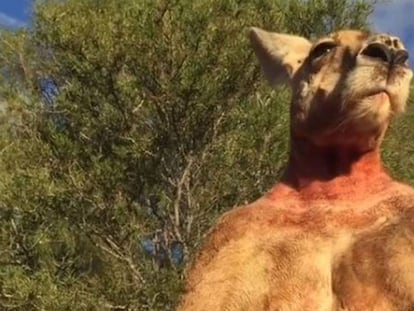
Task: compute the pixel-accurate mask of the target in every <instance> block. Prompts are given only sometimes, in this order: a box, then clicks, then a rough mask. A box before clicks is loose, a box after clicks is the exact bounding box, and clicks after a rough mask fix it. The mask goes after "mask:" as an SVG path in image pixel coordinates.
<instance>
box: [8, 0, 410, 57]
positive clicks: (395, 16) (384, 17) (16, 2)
mask: <svg viewBox="0 0 414 311" xmlns="http://www.w3.org/2000/svg"><path fill="white" fill-rule="evenodd" d="M31 3H32V0H0V25H2V26H6V27H11V28H18V27H22V26H25V25H28V24H29V23H30V15H31V12H30V7H31ZM371 22H372V24H373V27H374V29H375V30H378V31H381V32H388V33H392V34H395V35H397V36H400V37H401V38H402V40H403V41H404V43H405V45H406V46H407V47H408V49H409V50H410V52H411V53H410V54H411V55H413V57H414V0H394V1H386V2H385V3H383V4H379V5H377V8H376V10H375V12H374V14H373V16H372V17H371ZM411 63H413V61H411Z"/></svg>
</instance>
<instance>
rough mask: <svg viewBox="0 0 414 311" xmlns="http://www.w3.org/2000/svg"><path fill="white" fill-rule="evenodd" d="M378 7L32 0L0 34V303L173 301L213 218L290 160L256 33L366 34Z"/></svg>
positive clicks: (151, 304)
mask: <svg viewBox="0 0 414 311" xmlns="http://www.w3.org/2000/svg"><path fill="white" fill-rule="evenodd" d="M374 4H375V1H351V0H342V1H319V0H314V1H312V0H309V1H299V0H292V1H282V0H280V1H277V0H275V1H263V0H249V1H246V0H244V1H236V0H203V1H202V0H195V1H189V0H181V1H167V0H156V1H135V0H101V1H98V0H70V1H69V0H68V1H57V0H56V1H51V0H49V1H38V2H37V5H36V9H35V15H34V26H33V29H31V30H30V31H29V30H23V31H20V32H17V33H16V32H7V31H2V37H1V38H2V39H1V42H0V45H1V48H0V66H1V68H2V76H1V83H0V99H1V100H2V102H3V106H4V107H5V110H6V112H5V113H4V114H3V117H2V118H3V119H2V121H4V122H2V125H1V132H0V154H1V157H0V309H2V310H172V309H173V308H174V305H175V303H176V301H177V298H178V295H179V293H180V291H181V285H182V280H183V275H184V274H183V270H184V268H185V266H186V264H187V263H188V262H190V261H191V258H192V256H193V254H194V252H195V250H196V248H197V246H198V245H199V243H200V241H201V239H202V237H203V236H204V234H205V232H206V230H207V229H208V228H209V226H210V225H211V224H212V223H213V222H214V220H215V219H216V217H217V216H218V215H219V214H221V213H222V212H223V211H225V210H228V209H229V208H231V207H232V206H234V205H238V204H242V203H243V202H245V201H251V200H254V199H255V198H257V197H258V196H259V195H260V194H262V193H263V192H264V191H266V190H267V189H268V188H269V187H270V186H271V185H272V184H273V183H274V182H275V181H276V180H277V178H278V176H279V174H280V171H281V169H282V168H283V165H284V163H285V161H286V151H287V143H288V142H287V138H288V101H289V93H288V92H287V91H286V90H285V89H278V90H274V91H271V90H270V88H269V87H268V86H267V85H266V83H265V82H264V80H263V79H262V77H261V74H260V71H259V68H258V66H257V63H256V60H255V58H254V56H253V53H252V50H251V48H250V47H249V45H248V42H247V36H246V34H247V27H249V26H252V25H254V26H259V27H263V28H266V29H269V30H275V31H286V32H299V33H302V34H306V35H309V36H313V35H319V34H320V33H323V32H326V31H329V30H332V29H336V28H339V27H366V26H367V25H366V18H367V16H368V15H369V14H370V13H371V11H372V8H373V5H374ZM45 79H49V80H50V81H53V83H55V84H56V86H57V88H58V90H59V95H58V96H57V97H56V98H54V99H53V100H51V99H50V97H49V96H47V95H48V94H47V93H46V94H45V92H44V90H45V87H44V85H43V86H42V83H44V82H45ZM42 90H43V92H42ZM49 91H50V89H49ZM49 95H50V94H49ZM404 122H406V121H404V120H403V121H401V122H400V125H399V126H400V128H399V130H397V131H396V133H395V134H396V135H403V134H402V133H406V134H407V133H409V129H408V127H407V125H406V124H407V123H404ZM404 124H405V125H404ZM407 135H408V134H407ZM394 137H395V136H394ZM401 137H402V136H401ZM404 139H406V138H404ZM388 143H389V144H390V148H389V149H388V150H396V149H395V148H394V149H393V147H394V146H396V144H399V143H398V139H394V140H392V139H390V140H389V141H388ZM386 157H387V160H388V163H391V164H392V163H397V162H398V161H397V160H396V159H400V160H401V159H404V161H406V162H404V163H406V164H407V165H409V160H408V159H409V154H407V153H403V151H401V152H396V151H394V152H390V151H389V153H388V154H386ZM398 163H400V162H398ZM393 169H394V170H395V172H396V173H397V174H400V175H404V174H407V173H406V172H404V171H398V167H393ZM404 177H406V178H407V179H410V178H411V176H409V175H404ZM145 241H147V242H149V241H152V242H153V244H154V245H155V250H154V252H155V255H154V256H152V255H151V254H148V252H145V250H144V247H143V243H144V242H145ZM174 243H178V244H179V245H183V248H184V253H185V260H184V263H183V264H179V265H175V264H174V260H173V259H174V257H173V254H172V252H173V251H172V249H171V247H170V246H172V245H173V244H174Z"/></svg>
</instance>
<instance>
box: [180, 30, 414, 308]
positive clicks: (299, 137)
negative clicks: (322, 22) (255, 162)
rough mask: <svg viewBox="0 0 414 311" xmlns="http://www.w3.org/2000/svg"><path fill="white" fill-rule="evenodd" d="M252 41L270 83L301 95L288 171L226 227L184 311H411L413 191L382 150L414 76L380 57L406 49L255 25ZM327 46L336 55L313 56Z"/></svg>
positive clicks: (211, 245)
mask: <svg viewBox="0 0 414 311" xmlns="http://www.w3.org/2000/svg"><path fill="white" fill-rule="evenodd" d="M250 39H251V42H252V46H253V48H254V50H255V52H256V55H257V57H258V59H259V61H260V64H261V66H262V69H263V71H264V73H265V76H266V77H267V79H268V80H269V81H270V82H271V83H272V84H277V83H287V84H288V85H290V86H291V88H292V104H291V146H292V148H291V151H290V159H289V163H288V167H287V169H286V173H285V175H284V176H283V178H282V180H281V181H280V182H279V183H278V184H276V185H275V187H274V188H273V189H271V191H269V193H267V194H266V195H264V196H263V197H262V198H260V199H258V200H257V201H255V202H253V203H251V204H249V205H247V206H243V207H239V208H236V209H233V210H231V211H230V212H228V213H226V214H225V215H223V216H222V217H221V218H220V219H219V221H218V223H217V224H216V225H215V227H214V228H213V230H212V231H211V232H210V233H209V236H208V238H207V240H206V241H205V243H204V245H203V247H202V249H201V251H200V254H199V255H198V256H197V258H196V260H195V262H194V263H193V264H192V266H191V268H190V270H189V273H188V280H187V287H186V292H185V293H184V295H183V297H182V299H181V301H180V305H179V307H178V310H181V311H190V310H191V311H207V310H223V311H236V310H237V311H239V310H245V311H253V310H254V311H264V310H275V311H276V310H277V311H304V310H305V311H306V310H309V311H319V310H321V311H322V310H323V311H359V310H373V311H380V310H381V311H397V310H399V311H401V310H407V311H408V310H414V209H411V207H412V206H413V205H414V191H413V189H412V188H411V187H409V186H407V185H404V184H402V183H399V182H397V181H394V180H393V179H392V178H391V177H390V176H389V175H388V174H387V173H386V172H385V170H384V169H383V167H382V165H381V161H380V153H379V146H380V143H381V140H382V138H383V136H384V133H385V131H386V128H387V127H388V124H389V122H390V120H391V119H392V116H393V115H394V114H396V113H399V112H402V111H404V108H405V105H406V100H407V98H408V92H409V83H410V80H411V77H412V72H411V70H410V69H409V68H408V66H407V64H406V63H405V62H401V63H398V64H393V65H391V63H387V62H386V61H385V60H384V56H383V55H382V54H381V53H380V52H381V49H385V51H391V52H390V53H391V54H389V55H392V53H395V54H394V55H397V51H398V52H401V51H403V50H404V46H403V45H402V43H401V41H400V40H399V39H398V38H396V37H391V36H388V35H384V34H370V33H366V32H361V31H356V30H346V31H340V32H337V33H334V34H330V35H328V36H326V37H324V38H321V39H319V40H317V41H316V42H310V41H309V40H307V39H305V38H302V37H298V36H291V35H287V34H277V33H269V32H267V31H264V30H261V29H258V28H252V29H251V31H250ZM321 44H328V46H332V49H331V50H330V51H327V52H326V53H322V55H321V56H320V57H313V56H312V55H315V53H316V52H317V51H318V49H319V48H320V47H321ZM378 46H379V47H380V51H378V50H375V51H374V52H372V50H368V48H373V47H378ZM368 51H370V52H369V53H368ZM375 53H380V55H382V56H378V57H377V56H376V55H377V54H375ZM387 55H388V54H387ZM401 55H402V54H401Z"/></svg>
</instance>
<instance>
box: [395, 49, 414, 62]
mask: <svg viewBox="0 0 414 311" xmlns="http://www.w3.org/2000/svg"><path fill="white" fill-rule="evenodd" d="M409 56H410V55H409V54H408V52H407V51H406V50H399V51H396V52H395V54H394V60H393V63H394V64H397V65H398V64H399V65H401V64H404V63H405V62H406V61H407V60H408V58H409Z"/></svg>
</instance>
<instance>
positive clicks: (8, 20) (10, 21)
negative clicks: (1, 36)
mask: <svg viewBox="0 0 414 311" xmlns="http://www.w3.org/2000/svg"><path fill="white" fill-rule="evenodd" d="M0 25H1V26H5V27H10V28H18V27H24V26H26V23H25V22H23V21H21V20H18V19H16V18H14V17H11V16H10V15H7V14H5V13H3V12H0Z"/></svg>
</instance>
